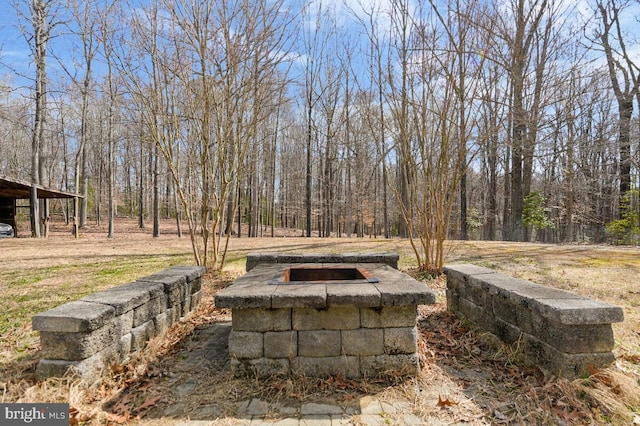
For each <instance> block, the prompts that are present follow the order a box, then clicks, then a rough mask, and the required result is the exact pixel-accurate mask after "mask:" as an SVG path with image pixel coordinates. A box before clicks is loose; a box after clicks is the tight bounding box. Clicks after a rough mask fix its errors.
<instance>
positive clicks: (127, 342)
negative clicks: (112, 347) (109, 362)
mask: <svg viewBox="0 0 640 426" xmlns="http://www.w3.org/2000/svg"><path fill="white" fill-rule="evenodd" d="M132 343H133V335H132V334H131V333H127V334H125V335H124V336H122V337H121V338H120V341H119V342H118V351H119V352H120V353H121V354H122V356H121V359H124V358H125V357H126V356H127V355H128V354H129V353H130V352H131V345H132Z"/></svg>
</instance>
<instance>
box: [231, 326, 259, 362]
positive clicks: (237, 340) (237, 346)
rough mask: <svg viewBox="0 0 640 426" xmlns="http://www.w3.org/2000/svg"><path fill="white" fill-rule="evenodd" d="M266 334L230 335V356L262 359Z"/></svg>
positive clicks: (244, 333) (249, 332)
mask: <svg viewBox="0 0 640 426" xmlns="http://www.w3.org/2000/svg"><path fill="white" fill-rule="evenodd" d="M263 345H264V333H256V332H252V331H235V330H232V331H231V333H230V334H229V355H230V356H231V358H240V359H247V358H260V357H262V356H263V354H264V351H263Z"/></svg>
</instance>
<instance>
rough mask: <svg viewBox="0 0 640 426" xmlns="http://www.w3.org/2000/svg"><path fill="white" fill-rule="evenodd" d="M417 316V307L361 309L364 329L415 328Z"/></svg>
mask: <svg viewBox="0 0 640 426" xmlns="http://www.w3.org/2000/svg"><path fill="white" fill-rule="evenodd" d="M417 316H418V307H417V306H416V305H404V306H383V307H381V308H363V309H360V321H361V325H362V327H363V328H387V327H413V326H414V325H416V318H417Z"/></svg>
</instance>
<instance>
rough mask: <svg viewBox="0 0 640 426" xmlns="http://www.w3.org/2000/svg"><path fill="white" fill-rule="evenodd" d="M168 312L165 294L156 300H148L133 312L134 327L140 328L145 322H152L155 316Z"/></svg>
mask: <svg viewBox="0 0 640 426" xmlns="http://www.w3.org/2000/svg"><path fill="white" fill-rule="evenodd" d="M166 310H167V298H166V296H165V295H164V294H161V295H160V296H159V297H156V298H154V299H149V300H147V302H146V303H144V304H142V305H140V306H138V307H136V308H135V309H134V310H133V326H134V327H139V326H140V325H142V324H144V323H145V322H147V321H149V320H152V319H153V318H154V317H155V316H157V315H159V314H160V313H162V312H166Z"/></svg>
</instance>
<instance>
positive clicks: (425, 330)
mask: <svg viewBox="0 0 640 426" xmlns="http://www.w3.org/2000/svg"><path fill="white" fill-rule="evenodd" d="M170 226H171V223H167V224H163V227H164V228H167V229H169V227H170ZM54 231H55V232H54V235H53V237H52V238H50V239H48V240H31V239H15V240H0V252H1V253H2V257H3V263H2V264H1V265H0V292H2V294H3V296H4V297H3V298H2V302H1V303H2V305H1V306H0V327H4V328H3V329H2V336H1V337H0V401H3V402H9V401H30V402H37V401H48V402H69V403H70V404H71V406H72V407H74V409H75V410H76V411H75V417H74V418H75V419H77V420H78V421H79V423H81V424H82V423H86V424H108V423H110V424H117V423H126V422H130V423H140V424H158V425H161V424H166V423H167V422H169V421H170V420H171V419H168V418H167V417H166V416H165V412H166V410H167V408H168V407H171V406H173V405H175V404H176V403H177V402H179V406H180V407H181V409H180V410H178V411H176V412H175V413H174V414H173V415H172V416H171V417H172V418H173V419H178V418H186V417H187V416H188V415H189V413H190V412H193V410H194V409H196V408H197V407H203V406H208V405H215V407H217V409H219V413H220V416H219V417H220V419H219V421H218V422H219V423H220V424H231V423H232V421H233V418H234V416H235V415H236V412H235V410H236V409H237V405H238V403H239V402H240V401H244V400H248V399H252V398H259V399H261V400H264V401H267V402H269V403H270V404H272V405H274V406H275V405H277V404H286V403H295V402H297V403H301V402H309V401H317V402H332V403H336V404H339V405H342V406H343V407H354V409H355V407H356V406H357V404H358V401H360V400H361V399H363V398H374V397H375V398H378V399H380V400H401V401H406V402H408V403H409V404H410V410H411V411H412V412H413V413H414V414H415V415H418V416H421V417H422V418H430V419H441V420H442V421H447V422H466V423H469V424H549V425H551V424H554V425H555V424H620V425H623V424H632V423H633V422H636V424H640V386H639V380H640V287H638V281H637V278H638V276H640V251H639V250H638V249H637V248H624V247H607V246H583V245H564V246H558V245H543V244H521V243H503V242H451V243H450V245H449V247H450V253H449V257H448V262H449V263H457V262H472V263H476V264H479V265H482V266H488V267H491V268H494V269H496V270H499V271H501V272H505V273H508V274H510V275H513V276H517V277H521V278H525V279H529V280H531V281H534V282H538V283H541V284H545V285H550V286H554V287H558V288H564V289H568V290H571V291H574V292H576V293H580V294H583V295H586V296H590V297H594V298H596V299H600V300H603V301H606V302H609V303H612V304H616V305H620V306H622V307H623V308H624V311H625V322H624V323H622V324H616V325H614V332H615V336H616V346H615V349H614V353H615V354H616V358H617V361H616V364H615V365H614V366H612V367H610V368H607V369H604V370H602V371H593V374H592V375H591V376H590V377H588V378H584V379H579V380H574V381H567V380H563V379H557V378H554V377H549V376H545V374H543V373H542V372H541V371H539V370H538V369H536V368H533V367H529V366H526V365H525V364H523V363H522V362H521V361H520V356H519V353H518V350H517V346H514V347H508V346H505V345H502V344H501V343H500V342H497V341H496V340H495V339H494V338H492V337H491V336H490V335H488V334H485V333H482V332H481V331H480V330H475V329H472V328H470V327H469V326H468V325H467V324H465V323H464V322H461V321H459V320H458V319H456V318H455V317H454V316H452V315H450V314H449V313H447V312H446V310H445V306H444V296H443V293H444V283H443V282H442V281H441V280H434V281H431V282H430V286H431V287H432V288H434V290H435V291H436V293H437V294H438V304H436V305H434V306H431V307H425V308H421V311H420V312H421V318H420V331H421V332H420V348H421V357H422V366H423V368H422V372H421V374H420V375H419V376H418V377H416V378H412V379H401V378H395V377H387V378H386V379H385V380H376V381H372V380H359V381H351V380H346V379H342V378H333V379H324V380H323V379H312V378H306V377H294V378H290V377H288V378H274V379H273V380H271V381H267V382H265V381H259V380H240V379H236V378H234V377H232V376H231V374H230V373H229V371H228V369H227V370H225V369H221V370H216V371H214V372H210V373H207V374H204V375H198V376H201V377H199V378H198V380H199V381H198V384H197V386H196V387H195V389H194V390H193V392H191V393H190V394H189V396H188V397H186V398H185V397H181V396H179V395H176V393H175V389H174V387H175V384H176V383H180V380H181V379H185V378H186V377H192V376H193V371H190V370H189V369H188V366H186V365H185V364H184V362H183V359H182V356H183V354H184V353H185V351H188V350H190V348H192V346H193V345H194V344H197V342H196V339H197V336H198V333H199V332H200V331H201V330H202V329H204V328H206V327H207V326H209V325H210V324H213V323H216V322H220V321H223V320H228V318H229V313H228V312H225V311H220V310H217V309H215V307H214V306H213V304H212V299H213V294H214V293H215V291H216V290H217V289H218V288H219V287H220V286H221V285H225V283H227V282H228V281H229V280H230V279H231V277H233V276H237V275H238V274H240V273H242V271H243V268H244V257H245V255H246V253H248V252H251V251H288V252H305V253H310V252H365V251H366V252H380V251H395V252H398V253H399V254H400V255H401V262H400V263H401V265H400V266H401V268H402V269H405V270H406V269H408V268H410V267H412V266H413V261H412V255H411V249H410V247H409V245H408V243H407V242H406V241H403V240H384V239H369V238H365V239H346V238H340V239H336V238H332V239H305V238H298V237H286V238H285V237H280V238H275V239H246V238H243V239H232V240H231V246H230V247H231V248H230V253H229V257H228V259H229V262H228V267H227V274H228V275H225V276H221V277H220V276H209V277H208V278H207V281H206V285H205V287H204V288H205V289H206V291H207V292H208V294H207V296H206V297H205V298H204V303H203V304H202V305H201V306H200V308H199V309H198V311H197V312H196V314H195V315H193V316H191V317H190V318H189V319H188V320H186V321H183V322H181V323H179V324H177V325H176V326H174V327H173V328H172V329H171V330H170V333H169V335H168V336H167V338H165V339H155V340H153V341H152V342H150V344H149V346H148V347H147V348H146V349H145V350H144V351H142V352H140V353H138V354H136V355H135V356H134V357H133V358H132V360H131V361H130V362H129V363H127V364H126V365H123V366H115V367H114V368H113V369H112V370H111V371H110V373H109V374H107V375H105V377H104V378H103V380H102V381H101V382H100V383H99V384H97V385H95V386H92V387H87V386H85V385H83V384H82V383H80V382H79V381H78V380H76V379H74V378H65V379H50V380H47V381H44V382H38V381H36V380H34V378H33V372H34V367H35V363H36V362H37V359H38V350H39V343H38V339H37V335H36V334H35V333H34V332H33V331H32V330H31V327H30V321H29V318H30V316H31V315H32V314H34V313H36V312H39V311H42V310H45V309H48V308H50V307H51V306H54V305H56V304H60V303H64V302H65V301H67V300H72V299H74V298H77V297H80V296H81V295H83V294H86V293H88V292H93V291H96V290H99V289H102V288H106V287H110V286H113V285H119V284H122V283H125V282H128V281H130V280H133V279H135V278H137V277H139V276H142V275H146V274H148V273H150V272H152V271H155V270H159V269H163V268H164V267H167V266H170V265H173V264H179V263H189V262H190V249H189V242H188V240H187V239H186V238H183V239H178V238H176V236H175V235H174V234H172V233H170V232H167V233H166V234H165V235H163V236H162V237H160V238H159V239H153V238H151V237H150V235H149V232H148V231H139V230H137V229H136V227H135V223H133V222H121V223H118V225H117V227H116V231H117V233H116V238H114V239H107V238H106V233H104V232H103V231H104V230H103V229H102V228H98V227H94V228H91V229H89V230H88V231H87V232H85V233H83V235H82V238H80V239H79V240H74V239H73V238H71V236H70V234H68V233H67V231H68V230H67V229H65V228H64V227H60V226H59V227H57V228H55V229H54ZM2 313H4V314H2ZM2 315H4V316H2ZM272 415H273V416H274V417H275V416H276V415H277V413H273V414H272ZM357 421H358V417H357V416H355V417H354V418H353V420H352V422H353V423H354V424H357Z"/></svg>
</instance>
